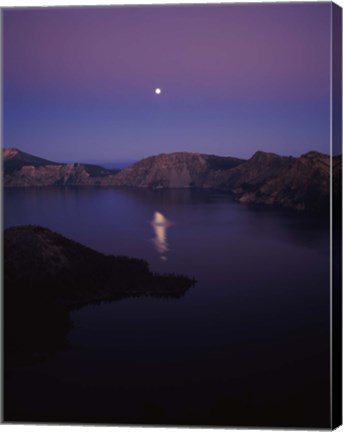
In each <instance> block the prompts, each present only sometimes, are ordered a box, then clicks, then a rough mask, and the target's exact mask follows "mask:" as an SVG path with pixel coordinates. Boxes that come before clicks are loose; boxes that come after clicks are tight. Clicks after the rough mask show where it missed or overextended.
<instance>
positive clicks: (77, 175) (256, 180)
mask: <svg viewBox="0 0 343 432" xmlns="http://www.w3.org/2000/svg"><path fill="white" fill-rule="evenodd" d="M341 160H342V159H341V156H334V157H333V161H332V170H333V183H334V185H333V186H334V187H333V191H334V196H336V195H337V196H338V195H339V193H340V184H341V183H340V182H341V175H342V174H341V172H342V166H341V165H342V163H341ZM3 161H4V186H5V187H31V186H112V187H136V188H152V189H163V188H203V189H214V190H219V191H222V192H225V193H231V194H233V195H234V196H235V198H236V200H237V201H238V202H241V203H249V204H264V205H275V206H279V207H285V208H293V209H298V210H311V211H312V210H314V211H323V210H324V209H325V210H328V209H329V203H330V165H331V162H330V156H329V155H325V154H323V153H320V152H317V151H309V152H307V153H304V154H302V155H301V156H299V157H294V156H280V155H278V154H276V153H267V152H263V151H261V150H258V151H256V152H255V153H254V154H253V156H252V157H251V158H250V159H247V160H244V159H239V158H235V157H229V156H228V157H224V156H216V155H208V154H203V153H191V152H175V153H160V154H158V155H155V156H149V157H147V158H144V159H142V160H140V161H138V162H136V163H134V164H132V165H130V166H128V167H127V168H124V169H122V170H120V171H117V172H114V171H111V170H107V169H105V168H102V167H100V166H96V165H87V164H77V163H73V164H59V163H56V162H51V161H47V160H45V159H42V158H38V157H35V156H32V155H29V154H28V153H24V152H21V151H20V150H18V149H12V148H6V149H3Z"/></svg>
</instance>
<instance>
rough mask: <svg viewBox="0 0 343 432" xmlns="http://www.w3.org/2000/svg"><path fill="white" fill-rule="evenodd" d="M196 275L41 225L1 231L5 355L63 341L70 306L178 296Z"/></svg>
mask: <svg viewBox="0 0 343 432" xmlns="http://www.w3.org/2000/svg"><path fill="white" fill-rule="evenodd" d="M194 283H195V280H194V279H190V278H188V277H186V276H178V275H175V274H167V275H161V274H159V273H153V272H151V271H150V270H149V266H148V263H147V262H146V261H144V260H142V259H136V258H128V257H125V256H113V255H104V254H101V253H99V252H97V251H95V250H93V249H90V248H88V247H86V246H83V245H81V244H80V243H77V242H75V241H72V240H69V239H67V238H66V237H64V236H62V235H60V234H57V233H55V232H53V231H51V230H49V229H47V228H43V227H41V226H33V225H25V226H17V227H12V228H8V229H6V230H5V232H4V304H5V308H4V309H5V326H4V330H5V345H6V350H5V352H6V360H8V361H10V362H14V363H17V362H18V361H19V362H20V361H24V362H25V361H27V358H28V356H29V357H30V356H31V357H32V355H33V354H37V352H41V353H42V352H45V353H46V352H50V351H55V350H56V349H59V348H62V347H64V346H66V335H67V333H68V331H69V329H70V327H71V321H70V318H69V311H70V309H71V308H73V307H79V306H81V305H85V304H88V303H94V302H99V301H112V300H118V299H121V298H125V297H131V296H146V295H150V296H159V297H171V298H173V297H174V298H178V297H180V296H182V295H183V294H184V293H185V292H186V291H187V290H188V289H189V288H190V287H191V286H192V285H194Z"/></svg>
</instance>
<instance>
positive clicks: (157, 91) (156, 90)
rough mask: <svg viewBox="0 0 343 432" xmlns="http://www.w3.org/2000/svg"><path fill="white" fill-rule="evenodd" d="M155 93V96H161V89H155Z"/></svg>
mask: <svg viewBox="0 0 343 432" xmlns="http://www.w3.org/2000/svg"><path fill="white" fill-rule="evenodd" d="M155 93H156V94H157V95H159V94H161V89H160V88H158V87H157V88H155Z"/></svg>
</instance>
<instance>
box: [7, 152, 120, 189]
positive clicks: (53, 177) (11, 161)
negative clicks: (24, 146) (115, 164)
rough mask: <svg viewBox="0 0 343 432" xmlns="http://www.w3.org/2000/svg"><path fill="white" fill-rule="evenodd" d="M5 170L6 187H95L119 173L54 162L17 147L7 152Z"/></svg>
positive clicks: (89, 166) (82, 165) (97, 167)
mask: <svg viewBox="0 0 343 432" xmlns="http://www.w3.org/2000/svg"><path fill="white" fill-rule="evenodd" d="M3 167H4V184H5V186H14V187H25V186H54V185H92V184H95V183H96V181H97V179H98V178H101V177H104V176H109V175H113V174H115V173H117V172H118V170H109V169H105V168H102V167H100V166H97V165H90V164H77V163H74V164H66V163H58V162H52V161H49V160H46V159H42V158H40V157H37V156H33V155H30V154H28V153H25V152H22V151H20V150H18V149H15V148H5V149H3Z"/></svg>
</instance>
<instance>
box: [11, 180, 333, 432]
mask: <svg viewBox="0 0 343 432" xmlns="http://www.w3.org/2000/svg"><path fill="white" fill-rule="evenodd" d="M155 212H159V213H161V214H163V215H164V217H165V218H166V219H167V220H168V221H169V223H168V224H166V226H163V227H162V229H159V230H158V229H156V227H155V228H154V226H153V225H152V224H151V222H152V220H153V217H154V214H155ZM19 224H39V225H43V226H46V227H48V228H50V229H52V230H55V231H57V232H59V233H61V234H63V235H65V236H66V237H69V238H71V239H73V240H76V241H79V242H81V243H83V244H85V245H87V246H90V247H92V248H94V249H96V250H98V251H101V252H104V253H107V254H120V255H128V256H134V257H139V258H144V259H146V260H147V261H148V262H149V264H150V267H151V269H153V270H155V271H160V272H175V273H182V274H185V275H188V276H194V277H195V278H196V279H197V284H196V285H195V286H194V287H192V288H191V289H190V290H189V291H188V292H187V293H186V294H185V296H183V297H182V298H180V299H160V298H158V299H157V298H149V297H144V298H129V299H124V300H121V301H117V302H111V303H102V304H96V305H88V306H85V307H82V308H80V309H77V310H74V311H73V312H72V314H71V318H72V321H73V328H72V330H71V331H70V333H69V349H68V350H66V351H61V352H57V353H55V354H54V355H52V356H51V357H49V358H47V359H45V360H42V361H41V362H39V363H38V364H34V365H31V366H26V367H21V368H17V369H16V370H14V371H12V372H11V375H10V376H9V377H8V384H7V387H6V392H5V404H7V405H5V407H6V409H7V410H8V412H9V413H12V414H13V413H14V412H15V416H16V418H17V419H19V420H20V419H21V420H28V421H57V422H65V421H67V422H78V423H81V422H91V423H98V422H105V423H126V422H127V423H131V424H134V423H150V424H152V423H154V424H185V425H186V424H194V425H197V424H203V425H206V424H207V425H229V426H230V425H231V426H254V425H257V426H262V425H265V426H284V427H285V426H287V427H295V426H297V427H301V426H303V427H329V426H330V425H329V410H330V405H329V402H330V399H329V394H330V393H329V392H330V385H329V384H330V372H329V371H330V369H329V361H330V346H329V341H330V333H329V332H330V291H329V274H330V273H329V263H330V256H329V250H330V248H329V228H328V223H327V221H323V220H322V219H317V218H314V217H310V216H308V215H304V214H301V213H298V212H293V211H282V210H275V209H269V208H257V207H251V206H247V205H240V204H237V203H235V202H233V201H232V199H231V198H230V197H229V196H227V195H224V194H218V193H213V192H206V191H196V190H162V191H150V190H124V189H123V190H121V189H119V190H118V189H112V188H108V189H107V188H41V189H39V188H37V189H11V190H10V189H6V190H5V192H4V225H5V228H6V227H9V226H13V225H19ZM13 415H14V414H13Z"/></svg>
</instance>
